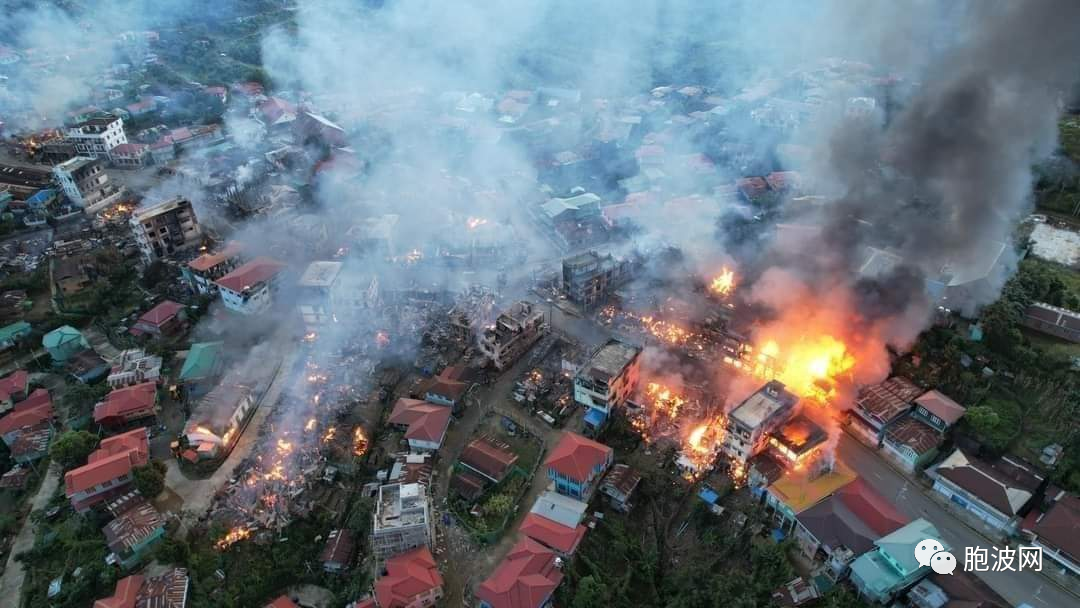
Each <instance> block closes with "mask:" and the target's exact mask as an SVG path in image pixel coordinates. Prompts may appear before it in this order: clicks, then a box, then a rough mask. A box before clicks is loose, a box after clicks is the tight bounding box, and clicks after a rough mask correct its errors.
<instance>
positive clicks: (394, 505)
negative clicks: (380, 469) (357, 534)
mask: <svg viewBox="0 0 1080 608" xmlns="http://www.w3.org/2000/svg"><path fill="white" fill-rule="evenodd" d="M432 525H433V521H432V519H431V503H430V501H429V500H428V496H427V491H426V488H425V487H424V486H423V485H421V484H419V483H406V484H396V483H395V484H389V485H384V486H381V487H379V496H378V499H377V501H376V503H375V524H374V527H373V528H372V533H371V550H372V552H374V554H375V558H376V559H377V560H379V561H380V562H382V561H385V560H386V559H388V558H391V557H393V556H395V555H401V554H402V553H405V552H406V551H408V550H409V549H415V548H417V547H430V546H431V538H432V531H431V528H432Z"/></svg>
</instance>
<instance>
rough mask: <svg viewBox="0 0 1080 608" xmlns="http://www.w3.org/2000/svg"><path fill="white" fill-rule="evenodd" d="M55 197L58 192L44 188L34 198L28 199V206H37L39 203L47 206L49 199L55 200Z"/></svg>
mask: <svg viewBox="0 0 1080 608" xmlns="http://www.w3.org/2000/svg"><path fill="white" fill-rule="evenodd" d="M55 196H56V191H55V190H53V189H51V188H44V189H42V190H38V191H37V192H35V193H34V195H33V196H31V197H30V198H28V199H26V204H28V205H33V204H37V203H41V204H45V203H46V202H48V200H49V199H51V198H54V197H55Z"/></svg>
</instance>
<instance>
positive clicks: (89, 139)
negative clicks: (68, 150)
mask: <svg viewBox="0 0 1080 608" xmlns="http://www.w3.org/2000/svg"><path fill="white" fill-rule="evenodd" d="M64 139H66V140H67V141H68V142H70V143H71V144H72V145H74V146H75V153H76V154H78V155H79V156H89V157H91V158H105V159H109V158H110V157H109V153H110V152H111V151H112V149H113V148H115V147H116V146H119V145H121V144H126V143H128V140H127V134H125V133H124V120H123V119H122V118H120V117H118V116H113V115H112V114H107V113H104V112H102V113H100V114H97V115H95V116H91V117H89V118H87V119H86V120H84V121H82V122H80V123H77V124H75V125H72V126H70V127H68V129H67V131H66V132H65V133H64Z"/></svg>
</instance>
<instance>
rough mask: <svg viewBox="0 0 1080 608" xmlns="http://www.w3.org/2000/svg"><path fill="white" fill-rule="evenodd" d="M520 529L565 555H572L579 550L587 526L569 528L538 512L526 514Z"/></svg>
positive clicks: (526, 534)
mask: <svg viewBox="0 0 1080 608" xmlns="http://www.w3.org/2000/svg"><path fill="white" fill-rule="evenodd" d="M519 530H520V531H521V533H522V534H524V535H525V536H528V537H529V538H531V539H533V540H535V541H537V542H539V543H541V544H544V545H547V546H548V547H551V548H552V549H554V550H556V551H558V552H559V553H562V554H564V555H570V554H572V553H573V552H574V551H575V550H577V547H578V544H579V543H580V542H581V539H583V538H585V526H581V525H579V526H577V527H576V528H569V527H567V526H564V525H562V524H560V523H559V522H555V521H551V520H550V519H548V518H546V517H543V516H541V515H537V514H536V513H529V514H528V515H526V516H525V519H524V520H523V521H522V522H521V527H520V528H519Z"/></svg>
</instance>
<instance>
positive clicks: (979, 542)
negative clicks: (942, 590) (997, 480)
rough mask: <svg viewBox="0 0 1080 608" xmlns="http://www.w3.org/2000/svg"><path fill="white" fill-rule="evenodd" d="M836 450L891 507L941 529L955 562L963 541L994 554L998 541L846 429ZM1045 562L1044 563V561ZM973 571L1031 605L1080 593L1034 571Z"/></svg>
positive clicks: (1059, 605)
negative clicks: (897, 470)
mask: <svg viewBox="0 0 1080 608" xmlns="http://www.w3.org/2000/svg"><path fill="white" fill-rule="evenodd" d="M838 453H839V455H840V458H841V460H842V461H843V462H844V464H846V465H848V466H849V467H851V468H852V469H854V470H855V472H856V473H858V474H859V477H861V478H862V479H863V480H864V481H866V482H867V483H869V484H870V485H871V486H873V488H874V489H875V490H877V491H878V492H879V493H880V494H881V495H882V496H884V497H885V498H887V499H888V500H889V501H891V502H892V503H893V504H894V505H895V506H896V508H897V509H898V510H899V511H900V512H901V513H903V514H904V515H907V516H908V517H911V518H912V519H914V518H917V517H923V518H926V519H927V520H928V521H930V523H932V524H934V526H936V527H937V529H938V531H940V532H941V536H942V538H941V540H943V541H945V543H946V544H948V545H949V546H950V547H951V548H952V550H953V554H954V555H956V559H957V565H958V567H960V568H963V560H964V547H982V548H983V549H986V550H987V551H989V552H990V555H994V553H993V547H994V546H997V547H1001V546H1002V544H1001V543H1000V542H990V541H989V540H987V539H986V538H985V537H984V536H982V535H981V534H979V533H976V532H975V531H974V530H972V529H971V528H969V527H968V526H967V525H966V524H965V523H964V522H963V521H961V520H960V519H959V518H957V517H956V516H955V515H954V514H953V513H952V512H951V511H949V510H948V509H946V508H944V507H942V506H941V505H940V504H938V503H937V502H935V501H934V500H931V499H930V498H929V497H928V496H927V495H926V494H924V489H923V487H922V486H921V485H919V484H917V483H913V482H911V481H910V480H908V479H907V478H906V477H904V476H903V475H901V474H899V473H898V472H896V470H894V469H893V468H892V467H891V466H889V464H888V463H887V462H886V461H885V460H884V459H883V458H882V457H881V455H879V454H877V453H876V452H874V450H871V449H870V448H868V447H866V446H865V445H863V444H862V443H860V442H859V441H858V440H856V439H854V438H852V437H851V436H849V435H847V434H846V433H844V434H841V436H840V444H839V447H838ZM1043 566H1044V567H1048V566H1047V564H1046V563H1045V561H1044V564H1043ZM976 575H977V576H978V577H979V578H981V579H982V580H983V581H985V582H986V584H987V585H990V587H991V588H993V589H994V591H997V592H998V593H999V594H1001V596H1002V597H1004V598H1005V599H1006V600H1008V601H1009V603H1011V604H1012V605H1013V606H1018V605H1020V604H1022V603H1025V602H1026V603H1028V604H1030V605H1031V606H1033V607H1034V608H1066V607H1067V606H1078V605H1080V599H1077V598H1076V597H1075V596H1073V595H1072V594H1070V593H1068V592H1066V591H1064V590H1063V589H1061V588H1060V587H1058V586H1057V585H1055V584H1053V583H1052V582H1050V581H1048V580H1046V578H1044V577H1043V575H1041V574H1039V573H1037V572H1030V571H1028V572H1008V571H1006V572H979V573H976Z"/></svg>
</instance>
